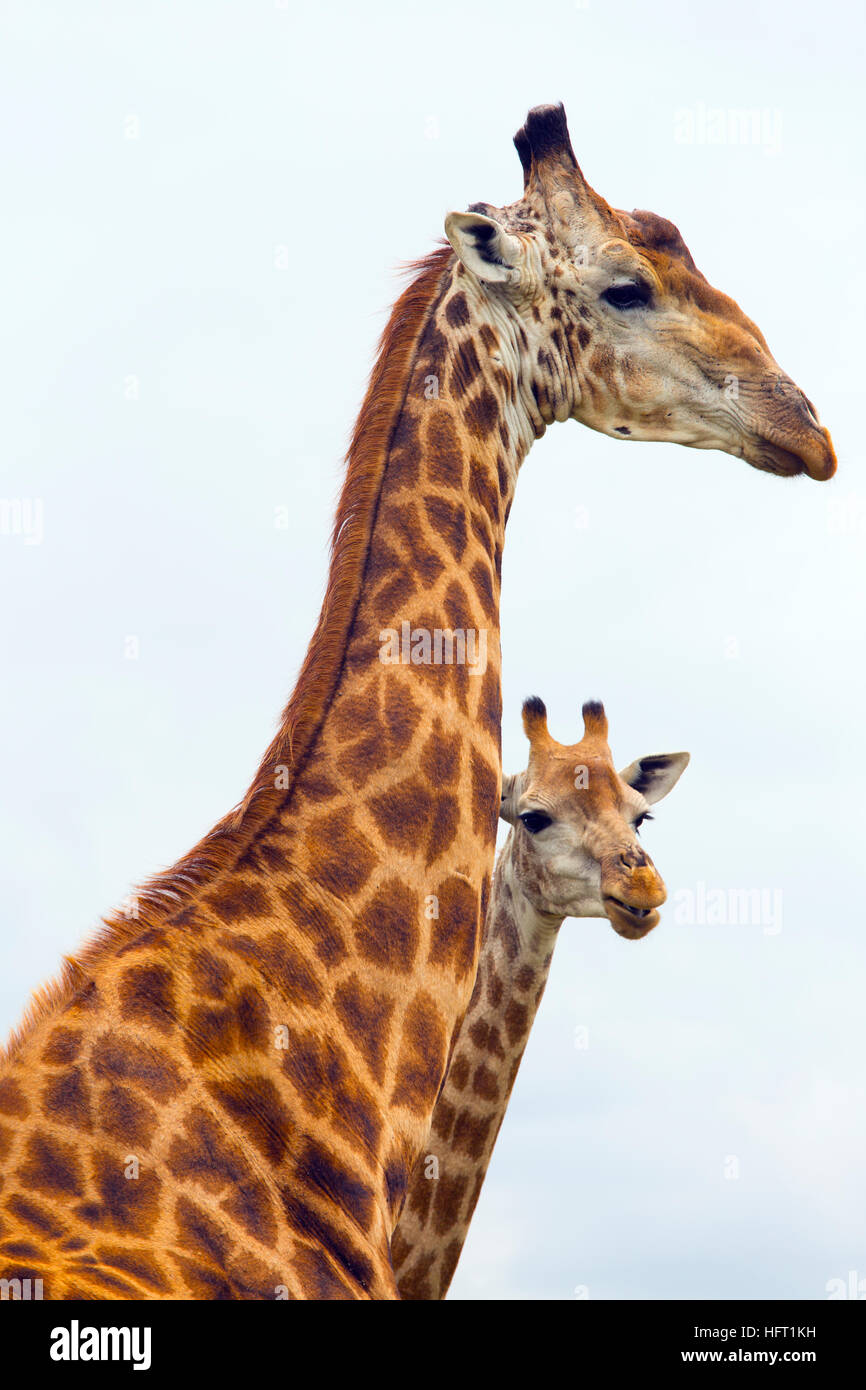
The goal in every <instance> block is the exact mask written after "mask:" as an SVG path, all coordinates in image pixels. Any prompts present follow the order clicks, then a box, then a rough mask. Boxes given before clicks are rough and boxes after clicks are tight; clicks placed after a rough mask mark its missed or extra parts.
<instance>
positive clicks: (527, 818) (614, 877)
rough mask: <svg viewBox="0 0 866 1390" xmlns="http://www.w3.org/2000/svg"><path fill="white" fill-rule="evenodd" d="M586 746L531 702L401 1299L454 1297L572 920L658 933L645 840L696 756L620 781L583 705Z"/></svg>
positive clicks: (421, 1166) (398, 1233)
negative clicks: (553, 732) (452, 1287)
mask: <svg viewBox="0 0 866 1390" xmlns="http://www.w3.org/2000/svg"><path fill="white" fill-rule="evenodd" d="M583 720H584V733H583V737H582V738H581V740H580V742H578V743H576V744H571V745H564V744H561V743H557V742H556V741H555V740H554V739H553V738H551V736H550V734H549V732H548V728H547V711H546V709H545V707H544V704H543V702H542V701H541V700H539V699H538V698H537V697H534V698H531V699H529V700H527V701H526V702H525V704H524V706H523V726H524V730H525V732H526V736H527V738H528V739H529V764H528V766H527V768H526V769H525V771H523V772H520V773H517V774H515V775H513V776H510V777H505V778H503V784H502V800H501V808H500V815H501V816H502V819H503V820H505V821H507V822H508V824H509V825H510V826H511V830H510V831H509V834H508V838H507V840H506V842H505V844H504V846H503V848H502V851H501V853H500V855H499V858H498V860H497V863H496V870H495V872H494V875H493V886H492V889H491V893H490V898H489V901H488V905H487V914H486V918H485V923H484V935H483V938H482V944H481V953H480V956H479V959H478V972H477V976H476V980H475V986H474V989H473V992H472V998H471V999H470V1002H469V1008H468V1009H467V1012H466V1017H465V1018H464V1020H463V1022H462V1024H461V1026H460V1030H459V1032H458V1034H457V1038H456V1040H455V1043H454V1049H453V1053H452V1057H451V1063H450V1066H449V1068H448V1073H447V1075H446V1078H445V1084H444V1086H443V1087H442V1091H441V1094H440V1096H439V1099H438V1101H437V1102H436V1109H435V1110H434V1112H433V1120H432V1124H431V1127H430V1137H429V1142H428V1144H427V1146H426V1148H425V1151H424V1153H423V1154H422V1157H421V1158H420V1159H419V1161H418V1163H417V1164H416V1166H415V1169H414V1171H413V1173H412V1178H411V1180H410V1183H409V1190H408V1193H407V1197H406V1203H405V1205H404V1208H403V1211H402V1213H401V1216H400V1219H399V1221H398V1223H397V1226H396V1229H395V1231H394V1236H393V1240H392V1247H391V1248H392V1255H393V1260H394V1272H395V1274H396V1277H397V1287H398V1289H399V1291H400V1296H401V1298H405V1299H440V1298H444V1297H445V1294H446V1293H447V1291H448V1286H449V1284H450V1282H451V1279H452V1276H453V1274H454V1270H455V1268H456V1265H457V1261H458V1260H459V1258H460V1254H461V1252H462V1250H463V1245H464V1242H465V1240H466V1235H467V1232H468V1230H469V1224H470V1222H471V1220H472V1216H473V1213H474V1211H475V1207H476V1204H477V1202H478V1198H479V1196H480V1193H481V1188H482V1184H483V1182H484V1178H485V1175H486V1173H487V1168H488V1166H489V1163H490V1159H491V1157H492V1154H493V1148H494V1145H495V1143H496V1139H497V1136H498V1134H499V1130H500V1127H501V1125H502V1121H503V1119H504V1117H505V1112H506V1108H507V1105H508V1101H509V1098H510V1096H511V1091H512V1088H513V1086H514V1082H515V1079H516V1077H517V1072H518V1069H519V1067H520V1063H521V1061H522V1059H523V1054H524V1052H525V1050H526V1045H527V1043H528V1041H529V1034H530V1030H531V1028H532V1025H533V1022H534V1021H535V1016H536V1014H537V1012H538V1007H539V1005H540V1003H541V998H542V995H543V994H544V990H545V986H546V984H547V979H548V974H549V971H550V965H551V961H552V959H553V951H554V947H555V946H556V942H557V940H558V937H559V931H560V928H561V926H562V924H563V922H564V921H565V919H566V918H567V917H607V918H608V920H609V921H610V923H611V926H612V927H613V928H614V930H615V931H616V932H617V933H618V934H619V935H620V936H624V937H628V938H630V939H632V940H637V939H639V938H641V937H644V936H646V935H647V933H648V932H650V931H652V929H653V927H655V926H656V925H657V924H658V921H659V913H658V908H659V907H660V906H661V905H662V903H663V902H664V900H665V886H664V883H663V882H662V879H661V877H660V875H659V873H658V870H657V869H656V867H655V865H654V864H653V862H652V860H651V859H650V857H649V855H648V854H647V853H646V851H645V850H644V847H643V845H642V844H641V842H640V839H639V837H638V831H639V828H640V826H641V824H642V823H643V821H645V820H647V819H651V817H650V815H649V807H650V806H652V805H654V804H655V803H656V802H657V801H661V799H662V798H663V797H665V796H667V794H668V792H670V791H671V790H672V789H673V787H674V786H675V785H676V783H677V782H678V781H679V779H680V777H681V776H682V774H683V772H684V771H685V769H686V767H687V766H688V763H689V754H688V753H661V754H654V755H652V756H649V757H644V758H638V759H636V761H635V762H633V763H630V764H629V765H628V767H626V768H623V770H622V771H621V772H617V770H616V765H615V763H614V761H613V757H612V755H611V751H610V747H609V744H608V726H607V717H606V715H605V712H604V707H603V706H602V705H601V704H600V703H599V702H598V701H588V702H587V704H585V705H584V707H583Z"/></svg>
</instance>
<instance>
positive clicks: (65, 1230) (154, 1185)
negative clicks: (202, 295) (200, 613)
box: [0, 107, 835, 1298]
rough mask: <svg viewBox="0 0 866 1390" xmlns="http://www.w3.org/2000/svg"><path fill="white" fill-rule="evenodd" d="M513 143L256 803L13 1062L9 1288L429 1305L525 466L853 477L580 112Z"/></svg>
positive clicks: (159, 892) (342, 523)
mask: <svg viewBox="0 0 866 1390" xmlns="http://www.w3.org/2000/svg"><path fill="white" fill-rule="evenodd" d="M516 143H517V148H518V152H519V153H520V156H521V162H522V164H523V168H524V191H523V193H522V195H521V197H520V198H519V199H518V200H517V201H516V202H515V203H513V204H511V205H510V206H509V207H507V208H501V209H496V208H491V207H489V206H488V205H486V204H485V205H483V207H482V208H481V209H480V210H479V208H478V207H477V206H474V207H473V208H471V209H470V210H469V211H468V212H467V213H460V214H453V215H452V216H450V217H449V218H448V219H447V223H446V232H447V234H448V236H449V238H450V241H449V244H447V245H445V246H443V247H442V248H440V249H437V250H436V251H434V252H433V253H432V254H431V255H429V256H427V257H426V258H425V259H424V260H423V261H421V262H418V263H417V264H416V266H415V274H414V278H413V279H412V281H411V283H410V284H409V286H408V287H407V288H406V289H405V291H404V292H403V294H402V295H401V296H400V297H399V299H398V301H397V303H396V304H395V306H394V309H393V312H392V315H391V318H390V320H389V322H388V325H387V327H386V329H385V332H384V334H383V337H382V341H381V345H380V349H379V353H378V357H377V360H376V363H375V366H374V368H373V372H372V375H371V379H370V384H369V388H368V390H367V394H366V396H365V399H364V402H363V405H362V407H361V411H360V414H359V416H358V420H357V423H356V426H355V430H354V432H353V436H352V440H351V444H350V448H349V453H348V458H347V472H346V480H345V484H344V488H343V492H342V494H341V497H340V502H339V505H338V509H337V515H336V519H335V523H334V531H333V540H332V554H331V562H330V569H329V574H328V583H327V588H326V593H325V597H324V601H323V605H322V610H321V614H320V617H319V620H318V624H317V626H316V630H315V632H314V634H313V637H312V640H311V642H310V645H309V648H308V651H307V654H306V657H305V659H304V662H303V664H302V666H301V671H300V674H299V677H298V681H297V684H296V686H295V689H294V692H293V694H292V696H291V698H290V700H289V703H288V705H287V707H286V709H285V712H284V715H283V718H282V722H281V724H280V728H279V730H278V732H277V735H276V737H275V738H274V740H273V742H272V744H271V746H270V747H269V748H268V750H267V751H266V753H265V755H264V757H263V759H262V762H261V765H260V767H259V769H258V772H257V773H256V775H255V777H254V779H253V782H252V784H251V786H250V788H249V790H248V792H247V794H246V796H245V797H244V798H243V800H242V802H241V803H240V805H239V806H238V807H237V808H236V809H235V810H234V811H233V812H231V813H230V814H229V815H227V816H226V817H225V819H224V820H222V821H221V822H220V823H219V824H218V825H217V826H215V827H214V829H213V830H212V831H211V832H210V833H209V834H208V835H206V836H205V837H204V839H203V840H201V841H200V843H199V844H197V845H196V846H195V847H194V849H192V850H191V851H190V853H189V854H187V855H186V856H184V857H183V858H182V859H180V860H179V861H178V862H177V863H176V864H175V865H174V867H173V868H172V869H171V870H169V871H167V872H166V873H164V874H160V875H158V876H157V877H156V878H154V879H152V880H151V881H150V882H149V883H148V884H146V885H145V887H144V888H142V889H140V890H139V891H138V893H137V895H136V898H135V911H134V913H132V914H130V913H129V912H126V911H123V910H120V911H118V912H116V913H114V914H113V915H112V916H110V917H109V918H108V919H107V921H106V926H105V928H104V930H103V931H102V933H101V934H100V935H99V936H98V937H97V938H96V939H95V940H93V941H91V942H90V943H88V944H87V945H86V946H85V947H84V948H83V949H82V950H81V951H79V952H78V953H77V955H76V956H75V958H68V959H67V963H66V965H65V968H64V971H63V975H62V977H61V979H60V980H59V981H58V982H56V983H54V984H53V985H50V986H49V987H48V988H47V989H45V990H43V991H41V992H40V994H39V995H37V996H36V998H35V999H34V1000H33V1002H32V1004H31V1006H30V1008H29V1010H28V1012H27V1014H26V1016H25V1020H24V1023H23V1025H22V1027H21V1028H20V1029H19V1030H18V1031H17V1032H16V1034H15V1035H14V1036H13V1038H12V1041H11V1043H10V1046H9V1048H8V1050H7V1054H6V1056H5V1059H4V1060H3V1062H2V1067H0V1162H2V1164H3V1179H4V1185H3V1188H2V1192H0V1276H2V1277H7V1278H11V1279H14V1278H19V1277H20V1278H21V1279H26V1278H41V1279H42V1280H43V1286H44V1292H45V1297H46V1298H75V1297H108V1298H138V1297H143V1298H171V1297H184V1298H272V1297H282V1296H288V1297H292V1298H393V1297H395V1296H397V1286H396V1283H395V1280H394V1272H393V1268H392V1264H391V1257H390V1237H391V1233H392V1231H393V1229H394V1225H395V1223H396V1220H397V1215H398V1213H399V1211H400V1209H401V1207H402V1204H403V1199H404V1196H405V1192H406V1188H407V1184H408V1181H409V1177H410V1174H411V1172H412V1169H413V1167H414V1165H415V1162H416V1160H417V1158H418V1156H419V1154H420V1153H421V1152H422V1149H423V1145H424V1143H425V1141H426V1136H427V1133H428V1131H429V1126H430V1120H431V1117H432V1114H433V1108H434V1105H435V1102H436V1098H437V1095H438V1093H439V1090H440V1087H441V1084H442V1081H443V1078H444V1076H445V1071H446V1067H447V1063H448V1058H449V1055H450V1052H451V1048H452V1043H453V1039H454V1035H455V1032H456V1030H457V1028H458V1025H459V1023H460V1021H461V1020H462V1018H463V1016H464V1014H465V1011H466V1007H467V1004H468V1002H469V998H470V995H471V992H472V988H473V984H474V981H475V976H476V965H477V959H478V950H479V945H480V939H481V928H482V922H483V920H484V912H485V904H486V901H487V896H488V893H489V888H490V873H491V870H492V867H493V857H494V848H495V840H496V826H497V817H498V809H499V796H500V788H501V764H500V717H501V697H500V669H501V657H500V650H499V595H500V566H501V560H502V550H503V545H504V539H505V525H506V520H507V517H508V513H509V509H510V507H511V502H512V498H513V494H514V487H515V481H516V478H517V474H518V471H519V469H520V467H521V465H522V463H523V461H524V459H525V457H526V454H527V451H528V450H529V448H530V446H531V444H532V443H533V441H534V440H535V439H536V438H538V437H539V436H540V435H541V434H543V433H544V430H545V429H546V427H547V426H548V425H549V424H550V423H552V422H553V421H554V420H564V419H567V418H570V417H574V418H576V419H578V420H580V421H582V422H583V423H585V424H587V425H590V426H591V427H592V428H594V429H599V430H603V431H604V432H605V433H608V434H610V435H612V436H613V437H617V438H620V437H624V438H629V437H630V438H632V439H668V440H674V441H678V442H680V443H683V444H690V445H695V446H697V447H699V448H719V449H722V450H724V451H725V452H728V453H731V454H734V455H738V456H742V457H744V458H746V459H747V460H748V461H749V462H750V463H753V464H754V465H755V466H757V467H760V468H764V469H768V470H770V471H773V472H777V473H783V474H793V473H798V472H799V473H808V474H810V475H811V476H812V477H814V478H823V477H828V476H829V475H830V474H831V473H832V471H833V469H834V467H835V459H834V456H833V450H832V445H831V443H830V440H829V436H828V435H827V432H826V430H824V429H823V428H822V427H821V425H820V424H819V423H818V420H817V417H816V415H815V413H814V410H813V408H812V407H811V406H810V405H809V403H808V401H807V400H806V398H805V397H804V396H803V395H802V393H801V392H800V391H799V390H798V389H797V388H796V387H795V386H794V385H793V383H791V382H790V381H789V380H788V378H786V377H785V376H784V375H783V374H782V373H781V371H780V369H779V368H778V367H777V365H776V363H775V362H774V361H773V359H772V357H771V356H770V354H769V351H768V349H767V347H766V344H765V342H764V339H763V338H762V336H761V334H760V332H759V330H758V329H757V328H756V327H755V325H754V324H753V323H751V322H750V320H749V319H747V318H746V316H745V315H744V314H743V313H742V312H741V310H740V309H739V308H738V307H737V305H736V304H735V303H734V302H733V300H731V299H728V298H727V297H726V296H724V295H722V294H720V293H719V292H717V291H716V290H714V289H712V288H711V287H710V286H709V285H708V284H707V282H706V280H705V279H704V277H703V276H702V275H701V274H700V273H699V272H698V271H697V270H696V269H695V266H694V263H693V261H692V259H691V256H690V255H689V252H688V251H687V249H686V247H685V245H684V244H683V242H682V239H681V238H680V236H679V233H678V232H677V230H676V228H675V227H673V226H672V224H670V223H667V222H665V221H664V220H663V219H661V218H657V217H654V216H653V215H652V214H648V213H631V214H627V213H620V212H618V211H616V210H615V209H613V208H611V207H609V206H608V204H607V203H605V202H604V200H603V199H602V198H600V197H599V195H597V194H596V193H594V192H593V191H592V190H591V189H590V188H589V185H588V184H587V183H586V182H585V180H584V179H583V176H582V174H581V173H580V170H579V169H578V167H577V163H576V161H575V159H574V156H573V154H572V152H571V146H570V142H569V140H568V133H567V129H566V126H565V117H564V113H563V112H562V109H561V108H558V107H541V108H537V109H535V110H533V111H531V112H530V113H529V116H528V117H527V120H526V124H525V126H524V127H523V129H522V131H521V132H520V133H519V134H518V137H517V141H516ZM404 623H408V625H409V631H410V633H418V632H421V633H423V634H428V636H429V635H431V634H432V635H435V634H436V633H437V632H438V633H440V634H442V635H443V636H442V642H441V648H442V650H443V651H444V649H445V646H446V643H445V636H444V635H445V634H450V638H449V640H450V641H451V642H452V645H453V638H454V634H456V633H460V634H463V640H464V646H465V649H466V650H467V651H468V650H469V648H470V640H469V637H470V634H475V635H480V634H482V633H483V634H484V646H483V661H481V660H478V661H476V662H475V664H474V666H473V668H472V669H471V670H470V669H469V667H468V666H467V664H466V663H465V662H461V661H459V660H456V661H455V660H450V661H449V660H445V659H443V660H442V661H440V662H437V661H436V659H435V655H434V657H433V659H432V660H427V659H426V656H425V653H426V646H425V641H426V639H423V638H422V640H421V644H420V646H419V648H418V651H420V652H421V659H419V660H418V661H415V660H410V661H409V662H408V663H407V662H404V661H403V660H402V647H401V648H400V650H399V656H400V659H399V660H393V661H392V660H388V661H386V660H383V659H382V647H383V639H382V638H381V636H380V634H381V633H382V632H383V631H384V632H389V633H393V634H398V633H400V634H402V632H403V631H404ZM430 641H431V643H432V642H433V637H432V636H431V637H430ZM472 649H473V651H475V652H476V653H477V654H478V655H479V656H480V655H481V645H480V642H475V641H474V640H473V643H472ZM412 650H413V651H414V650H415V649H414V647H413V648H412ZM433 650H434V647H433V646H432V645H431V651H433ZM482 665H483V672H482V669H481V668H482ZM473 677H474V678H473ZM610 896H611V902H612V903H613V899H615V898H617V897H618V894H617V893H616V892H615V891H614V890H612V892H611V895H610ZM432 899H435V901H436V903H437V904H438V912H437V914H435V915H433V914H429V915H428V913H427V912H426V911H425V905H426V904H427V903H428V902H429V901H430V900H432ZM619 900H620V902H621V904H622V903H624V905H625V909H624V910H625V915H623V916H621V919H620V926H621V927H623V926H628V924H629V923H630V922H631V918H630V917H629V916H628V901H627V900H626V899H622V898H620V899H619ZM610 910H612V911H616V910H618V909H616V908H615V907H612V908H611V909H610ZM649 910H650V911H651V910H652V909H649ZM632 916H634V913H632ZM611 920H613V918H611ZM631 925H632V926H634V925H635V924H634V923H632V924H631ZM644 925H646V923H645V922H644ZM130 1156H131V1157H133V1158H134V1159H135V1164H134V1165H132V1167H130V1164H129V1163H128V1162H127V1160H128V1159H129V1157H130ZM133 1171H134V1174H135V1175H134V1176H132V1175H131V1174H132V1173H133ZM277 1290H278V1291H280V1292H275V1291H277ZM282 1291H285V1295H284V1293H283V1292H282Z"/></svg>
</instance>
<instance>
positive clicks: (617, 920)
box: [604, 893, 660, 941]
mask: <svg viewBox="0 0 866 1390" xmlns="http://www.w3.org/2000/svg"><path fill="white" fill-rule="evenodd" d="M604 908H605V912H606V913H607V917H608V921H609V922H610V924H611V926H612V927H613V929H614V931H615V932H618V933H619V935H620V936H625V937H627V938H628V940H629V941H639V940H640V938H641V937H642V936H646V934H647V932H651V931H652V929H653V927H656V926H658V924H659V920H660V915H659V913H658V912H657V911H656V909H655V908H640V907H629V905H628V903H625V902H623V901H622V899H621V898H615V897H613V896H612V895H611V894H610V893H605V894H604Z"/></svg>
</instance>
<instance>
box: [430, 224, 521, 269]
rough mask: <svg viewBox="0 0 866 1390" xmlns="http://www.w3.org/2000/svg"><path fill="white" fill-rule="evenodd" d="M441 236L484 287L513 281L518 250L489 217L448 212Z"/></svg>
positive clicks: (518, 256) (505, 233)
mask: <svg viewBox="0 0 866 1390" xmlns="http://www.w3.org/2000/svg"><path fill="white" fill-rule="evenodd" d="M445 235H446V236H447V238H448V240H449V241H450V242H451V245H452V246H453V248H454V251H455V253H456V254H457V256H458V258H459V259H460V260H461V261H462V262H463V264H464V265H465V267H466V269H467V270H471V271H472V274H473V275H475V276H477V278H478V279H479V280H481V281H482V283H485V284H506V283H508V282H509V281H511V280H512V279H513V278H514V275H515V272H516V269H517V265H518V262H519V260H520V256H521V253H522V247H521V244H520V242H519V241H518V240H517V237H515V236H511V234H510V233H509V232H506V230H505V228H504V227H500V225H499V223H498V222H496V221H494V219H493V218H492V217H484V216H483V214H482V213H480V212H449V214H448V216H447V217H446V218H445Z"/></svg>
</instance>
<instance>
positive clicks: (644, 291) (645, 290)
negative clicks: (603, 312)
mask: <svg viewBox="0 0 866 1390" xmlns="http://www.w3.org/2000/svg"><path fill="white" fill-rule="evenodd" d="M601 297H602V299H604V300H605V301H606V302H607V303H608V304H612V305H613V307H614V308H615V309H640V308H642V307H643V305H644V304H649V302H650V299H651V298H652V296H651V294H650V290H649V286H648V285H644V284H642V283H641V282H640V281H639V280H635V281H633V282H632V283H630V284H628V285H608V287H607V289H606V290H605V291H604V292H603V294H602V296H601Z"/></svg>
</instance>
